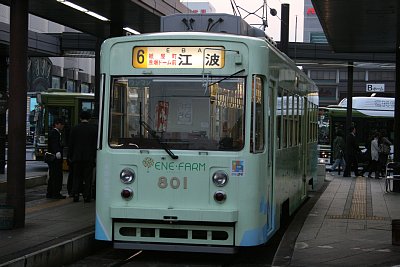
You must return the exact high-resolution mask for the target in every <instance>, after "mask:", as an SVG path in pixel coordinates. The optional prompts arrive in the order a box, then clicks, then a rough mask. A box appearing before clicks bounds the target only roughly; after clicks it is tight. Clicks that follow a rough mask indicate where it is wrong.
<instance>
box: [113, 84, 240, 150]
mask: <svg viewBox="0 0 400 267" xmlns="http://www.w3.org/2000/svg"><path fill="white" fill-rule="evenodd" d="M244 92H245V79H244V78H238V77H234V78H226V77H225V78H224V77H213V78H212V79H210V78H209V77H208V78H207V77H204V78H203V77H113V79H112V87H111V94H110V101H111V102H110V118H109V119H110V124H109V125H110V126H109V145H110V147H111V148H115V149H118V148H123V149H141V148H145V149H162V148H164V149H165V147H167V148H168V149H185V150H229V151H239V150H241V149H242V148H243V141H244V138H243V129H244V127H243V125H244Z"/></svg>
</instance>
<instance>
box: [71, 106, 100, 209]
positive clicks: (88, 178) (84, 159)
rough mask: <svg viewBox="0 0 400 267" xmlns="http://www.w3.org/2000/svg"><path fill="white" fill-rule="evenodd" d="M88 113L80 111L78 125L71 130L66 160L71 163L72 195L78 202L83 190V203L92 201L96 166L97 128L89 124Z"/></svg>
mask: <svg viewBox="0 0 400 267" xmlns="http://www.w3.org/2000/svg"><path fill="white" fill-rule="evenodd" d="M89 120H90V113H89V112H87V111H82V112H81V114H80V123H79V124H78V125H76V126H75V127H73V128H72V129H71V134H70V138H69V146H68V158H69V161H70V162H71V163H72V168H73V172H72V175H73V182H72V195H73V197H74V202H78V201H79V194H80V192H81V191H82V188H83V192H82V193H83V198H84V201H85V202H90V201H91V199H92V182H93V168H94V166H95V164H96V148H97V126H96V125H95V124H90V123H89Z"/></svg>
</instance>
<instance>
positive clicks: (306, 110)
mask: <svg viewBox="0 0 400 267" xmlns="http://www.w3.org/2000/svg"><path fill="white" fill-rule="evenodd" d="M299 100H300V102H301V103H300V107H302V110H303V116H302V122H301V123H302V125H303V126H304V127H302V129H301V144H302V154H301V161H302V166H303V175H302V176H303V177H302V179H301V181H302V183H301V189H302V191H301V196H302V197H305V196H306V194H307V174H308V161H307V158H308V157H307V155H308V153H309V146H308V144H309V140H310V137H311V129H310V127H308V125H310V119H311V118H310V116H311V114H310V103H309V102H308V99H307V98H302V97H300V98H299Z"/></svg>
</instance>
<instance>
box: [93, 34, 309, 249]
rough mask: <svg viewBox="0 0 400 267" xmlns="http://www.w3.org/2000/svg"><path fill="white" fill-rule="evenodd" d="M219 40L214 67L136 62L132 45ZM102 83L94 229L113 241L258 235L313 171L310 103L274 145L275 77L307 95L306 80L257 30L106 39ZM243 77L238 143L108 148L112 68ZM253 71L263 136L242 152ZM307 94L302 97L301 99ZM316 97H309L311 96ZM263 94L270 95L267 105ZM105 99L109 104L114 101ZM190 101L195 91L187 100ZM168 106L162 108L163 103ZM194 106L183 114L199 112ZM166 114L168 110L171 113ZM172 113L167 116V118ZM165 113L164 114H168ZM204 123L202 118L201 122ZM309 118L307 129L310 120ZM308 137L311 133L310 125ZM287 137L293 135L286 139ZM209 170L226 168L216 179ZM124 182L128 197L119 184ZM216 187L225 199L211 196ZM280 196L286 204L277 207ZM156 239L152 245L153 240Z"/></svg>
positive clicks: (237, 239)
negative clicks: (219, 182)
mask: <svg viewBox="0 0 400 267" xmlns="http://www.w3.org/2000/svg"><path fill="white" fill-rule="evenodd" d="M177 46H179V47H223V49H224V50H225V62H224V66H223V68H212V69H205V68H135V67H133V61H134V59H133V56H132V53H133V49H134V47H177ZM101 58H102V59H101V73H102V74H103V75H104V76H103V89H102V90H103V92H102V94H103V95H102V97H101V102H102V103H101V110H100V113H101V116H100V117H101V123H100V127H101V131H100V137H101V140H100V148H99V150H98V153H97V167H96V179H97V180H96V183H97V185H96V192H97V193H96V238H97V239H99V240H108V241H114V242H116V243H118V244H119V246H117V247H121V248H144V249H155V248H159V249H163V246H162V245H165V248H166V247H167V246H168V245H185V246H189V247H190V246H191V248H190V250H194V251H202V249H201V248H202V247H203V248H204V247H206V246H197V245H207V246H208V247H209V246H215V247H216V248H217V247H228V248H234V247H238V246H256V245H260V244H263V243H265V242H266V241H268V239H269V238H270V237H271V236H272V235H273V234H274V233H275V232H276V231H277V229H278V228H279V225H280V218H281V215H282V213H283V212H287V213H288V214H292V213H293V212H294V211H295V210H296V209H297V208H298V207H299V206H300V204H301V203H302V202H303V201H304V200H305V198H306V192H307V187H308V182H309V180H310V179H312V178H313V177H316V164H317V151H316V149H317V144H316V125H314V124H312V123H311V121H313V120H315V121H316V112H315V114H314V113H313V112H314V111H316V109H315V110H313V112H311V113H309V111H310V110H311V109H310V110H309V109H307V108H305V107H306V106H307V105H305V104H304V105H303V108H302V109H301V110H300V111H298V113H297V114H296V115H298V118H300V121H298V123H297V124H296V125H297V126H296V127H297V129H298V130H297V132H296V134H295V136H296V137H284V138H296V141H295V142H294V141H293V145H292V146H290V147H289V146H287V147H285V145H283V146H282V145H280V144H279V145H278V142H282V141H281V139H282V136H281V135H282V132H283V130H282V132H281V133H279V134H278V133H277V132H276V129H277V125H278V124H279V123H278V122H277V121H278V120H281V122H280V123H283V121H282V120H283V119H282V116H279V114H278V113H279V112H278V111H277V107H278V106H279V105H278V104H277V101H278V99H279V97H278V89H277V88H278V87H281V88H283V89H285V90H287V92H291V94H295V95H298V96H299V97H300V98H306V97H307V96H310V95H312V94H315V93H316V87H315V85H314V84H313V83H312V82H311V81H310V80H308V79H307V78H306V76H305V75H304V74H302V73H301V71H300V70H298V69H297V68H296V67H295V65H294V64H292V63H290V62H289V60H288V58H287V57H286V56H282V55H281V54H278V53H277V49H276V48H275V47H273V46H271V45H270V44H269V43H267V42H266V41H265V40H263V39H261V38H254V37H244V36H236V35H229V34H212V33H211V34H210V33H188V32H186V33H156V34H146V35H139V36H130V37H120V38H112V39H109V40H106V41H105V43H104V44H103V46H102V51H101ZM235 73H237V74H236V75H237V76H240V77H245V88H246V92H245V96H246V98H245V100H244V104H245V108H244V110H245V111H244V116H245V117H244V140H243V148H242V149H240V150H238V151H226V150H225V151H218V150H201V149H197V150H191V149H180V150H178V149H174V148H172V149H171V150H172V152H173V153H174V154H175V155H177V156H179V158H178V159H172V158H171V157H170V156H169V155H168V154H167V152H166V151H165V150H164V149H163V148H161V147H160V148H155V149H148V148H146V149H141V148H138V149H116V147H113V146H112V145H110V136H109V135H110V132H111V130H110V118H111V117H112V116H111V115H112V114H110V105H111V104H110V102H111V101H110V100H109V99H110V98H111V97H112V95H111V93H110V92H111V88H112V84H111V82H112V81H111V79H112V77H114V76H127V77H134V76H141V77H142V76H145V77H147V76H157V77H169V76H174V77H181V76H196V77H199V78H202V79H203V80H204V81H206V79H207V77H208V76H219V77H228V76H231V75H232V74H235ZM253 75H257V76H259V77H260V80H261V81H262V83H263V85H262V87H263V88H264V89H263V90H264V99H263V100H264V102H265V106H264V111H265V114H267V115H264V117H263V118H264V120H265V123H264V125H265V129H264V132H265V145H264V147H263V149H262V150H261V151H258V152H257V153H253V152H251V146H253V144H252V143H251V140H250V139H251V138H250V135H251V132H252V129H251V127H252V123H251V121H252V117H251V112H250V110H251V107H252V102H251V101H252V97H251V94H252V90H251V88H252V83H253ZM309 101H310V100H309ZM312 102H315V99H314V100H312ZM270 104H271V105H270ZM113 105H114V104H113ZM192 105H193V107H195V105H196V101H193V102H192ZM170 113H171V112H170ZM202 116H203V115H202V112H201V111H200V110H196V109H194V110H193V114H192V121H193V123H194V122H195V121H196V118H202ZM170 121H172V119H170ZM172 122H173V121H172ZM169 123H170V122H169ZM202 125H203V126H204V125H206V124H204V123H203V124H202ZM308 126H310V127H311V128H312V129H310V127H308ZM314 128H315V138H313V137H312V138H310V136H311V135H313V134H314ZM295 143H296V145H294V144H295ZM124 168H130V169H132V170H133V171H134V173H135V181H134V182H133V183H132V184H128V185H127V184H123V183H122V182H121V181H120V173H121V171H122V170H123V169H124ZM216 171H224V172H225V173H226V174H228V176H229V181H228V183H227V184H226V185H225V186H223V187H217V186H216V185H215V184H214V183H213V181H212V179H211V177H212V176H213V174H214V173H215V172H216ZM127 187H129V188H130V189H131V190H132V192H133V197H132V199H130V200H126V199H124V198H123V197H121V191H122V190H123V189H124V188H127ZM218 190H223V191H224V192H225V193H226V200H225V201H223V202H217V201H216V200H215V199H214V195H215V192H217V191H218ZM283 203H287V204H288V206H287V210H285V211H282V205H283ZM158 246H160V247H158Z"/></svg>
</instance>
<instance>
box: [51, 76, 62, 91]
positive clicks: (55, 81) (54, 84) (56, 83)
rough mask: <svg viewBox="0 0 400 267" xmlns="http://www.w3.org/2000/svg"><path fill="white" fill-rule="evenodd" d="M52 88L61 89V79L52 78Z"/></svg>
mask: <svg viewBox="0 0 400 267" xmlns="http://www.w3.org/2000/svg"><path fill="white" fill-rule="evenodd" d="M51 87H52V88H61V77H58V76H51Z"/></svg>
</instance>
